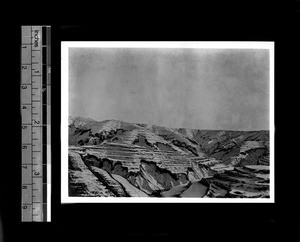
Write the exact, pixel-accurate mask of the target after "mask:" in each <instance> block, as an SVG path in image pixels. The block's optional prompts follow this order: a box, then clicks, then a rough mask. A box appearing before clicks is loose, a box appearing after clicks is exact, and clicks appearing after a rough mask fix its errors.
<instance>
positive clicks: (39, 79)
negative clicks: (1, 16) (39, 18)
mask: <svg viewBox="0 0 300 242" xmlns="http://www.w3.org/2000/svg"><path fill="white" fill-rule="evenodd" d="M21 31H22V42H21V82H20V83H21V115H22V221H24V222H25V221H28V222H40V221H50V198H49V197H50V189H49V188H50V179H49V178H48V177H49V174H51V173H50V172H51V170H50V164H51V160H50V158H51V156H50V149H49V148H48V145H49V146H50V143H48V141H49V138H50V137H49V131H48V129H47V127H48V126H50V120H48V117H49V116H50V108H49V105H50V102H49V97H50V95H49V91H50V89H49V87H50V70H51V67H50V58H49V56H50V33H51V32H50V27H49V26H22V28H21ZM44 66H45V67H44ZM47 95H49V96H47ZM45 105H46V106H45ZM48 112H49V114H48ZM48 153H49V154H48ZM33 161H35V162H33ZM47 210H48V211H47Z"/></svg>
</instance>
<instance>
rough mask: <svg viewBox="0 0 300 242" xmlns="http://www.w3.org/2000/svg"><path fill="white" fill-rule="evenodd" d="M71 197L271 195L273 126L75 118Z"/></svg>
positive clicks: (72, 122)
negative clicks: (196, 126)
mask: <svg viewBox="0 0 300 242" xmlns="http://www.w3.org/2000/svg"><path fill="white" fill-rule="evenodd" d="M69 196H104V197H108V196H116V197H132V196H139V197H224V198H225V197H232V198H235V197H239V198H244V197H247V198H252V197H253V198H259V197H269V132H268V131H220V130H192V129H175V128H166V127H160V126H155V125H146V124H132V123H126V122H123V121H117V120H106V121H101V122H97V121H95V120H92V119H86V118H80V117H77V118H70V120H69Z"/></svg>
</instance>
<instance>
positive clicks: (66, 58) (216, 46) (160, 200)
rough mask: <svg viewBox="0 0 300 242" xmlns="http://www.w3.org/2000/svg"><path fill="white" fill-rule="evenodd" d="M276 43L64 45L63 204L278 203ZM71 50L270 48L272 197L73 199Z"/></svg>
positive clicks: (153, 42) (62, 113)
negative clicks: (70, 178) (70, 168)
mask: <svg viewBox="0 0 300 242" xmlns="http://www.w3.org/2000/svg"><path fill="white" fill-rule="evenodd" d="M274 47H275V43H274V42H269V41H268V42H231V41H230V42H219V41H209V42H194V41H188V42H185V41H183V42H175V41H174V42H173V41H172V42H169V41H166V42H165V41H164V42H160V41H157V42H156V41H152V42H144V41H143V42H135V41H133V42H119V41H112V42H107V41H99V42H98V41H86V42H80V41H62V42H61V203H275V187H274V186H275V180H274V179H275V175H274V172H275V164H274V158H275V157H274V138H275V122H274ZM69 48H201V49H267V50H269V55H270V56H269V73H270V75H269V77H270V85H269V93H270V95H269V97H270V99H269V134H270V197H269V198H154V197H151V198H149V197H70V196H69V191H68V188H69V185H68V117H69Z"/></svg>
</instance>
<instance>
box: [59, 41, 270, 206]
mask: <svg viewBox="0 0 300 242" xmlns="http://www.w3.org/2000/svg"><path fill="white" fill-rule="evenodd" d="M61 46H62V49H61V53H62V62H61V63H62V66H61V68H62V82H61V89H62V91H61V101H62V106H61V119H62V122H61V130H62V132H61V144H62V146H61V155H62V156H61V181H62V187H61V199H62V202H63V203H76V202H83V203H85V202H86V203H89V202H96V203H97V202H158V203H159V202H177V203H180V202H199V203H201V202H206V203H207V202H208V203H210V202H211V203H215V202H222V203H224V202H232V203H236V202H238V203H240V202H241V203H243V202H247V203H249V202H250V203H251V202H254V203H264V202H267V203H272V202H274V157H273V155H274V154H273V152H274V150H273V149H274V147H273V146H274V111H273V108H274V97H273V82H274V43H273V42H62V45H61Z"/></svg>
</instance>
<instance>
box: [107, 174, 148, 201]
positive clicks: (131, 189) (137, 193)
mask: <svg viewBox="0 0 300 242" xmlns="http://www.w3.org/2000/svg"><path fill="white" fill-rule="evenodd" d="M111 176H112V177H113V178H114V179H115V180H117V181H118V182H119V183H120V184H122V186H123V187H124V188H125V190H126V192H127V193H128V194H129V196H131V197H148V195H147V194H146V193H144V192H143V191H141V190H139V189H138V188H136V187H135V186H133V185H132V184H130V183H129V182H128V181H127V180H126V179H125V178H124V177H122V176H119V175H117V174H111Z"/></svg>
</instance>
